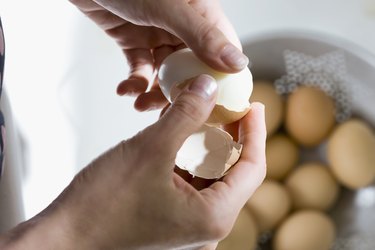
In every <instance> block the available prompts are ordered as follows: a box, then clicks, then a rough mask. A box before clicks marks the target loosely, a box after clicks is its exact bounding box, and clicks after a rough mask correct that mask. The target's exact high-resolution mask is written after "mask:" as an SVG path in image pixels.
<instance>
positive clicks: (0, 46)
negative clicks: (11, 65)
mask: <svg viewBox="0 0 375 250" xmlns="http://www.w3.org/2000/svg"><path fill="white" fill-rule="evenodd" d="M4 59H5V41H4V34H3V26H2V24H1V17H0V97H1V90H2V86H3V76H4ZM4 139H5V124H4V116H3V113H2V112H1V110H0V177H1V174H2V172H3V165H4V164H3V163H4Z"/></svg>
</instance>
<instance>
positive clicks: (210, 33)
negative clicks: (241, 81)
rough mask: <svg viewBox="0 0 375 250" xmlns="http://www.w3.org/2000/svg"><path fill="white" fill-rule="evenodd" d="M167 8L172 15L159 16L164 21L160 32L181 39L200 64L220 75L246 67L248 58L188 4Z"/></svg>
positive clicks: (164, 12)
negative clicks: (219, 72) (162, 30)
mask: <svg viewBox="0 0 375 250" xmlns="http://www.w3.org/2000/svg"><path fill="white" fill-rule="evenodd" d="M171 6H173V10H172V11H170V10H168V11H167V12H166V11H163V13H160V14H159V15H166V17H165V18H164V20H167V21H165V22H164V23H162V26H163V28H165V29H166V30H168V31H169V32H171V33H173V34H175V35H176V36H177V37H179V38H181V40H183V41H184V42H185V43H186V44H187V46H188V47H190V48H191V49H192V50H193V51H194V53H195V54H196V55H197V56H198V57H199V58H200V59H201V60H202V61H204V62H205V63H207V64H208V65H210V66H211V67H213V68H214V69H216V70H218V71H223V72H237V71H239V70H241V69H243V68H245V67H246V66H247V64H248V62H249V61H248V58H247V57H246V56H245V55H244V54H243V53H242V52H241V50H240V49H238V48H237V47H236V46H234V45H233V44H232V43H231V42H230V41H229V40H228V39H227V38H226V37H225V35H224V34H223V33H222V31H220V30H219V29H218V28H217V27H216V25H215V24H213V23H210V22H209V21H207V20H206V19H205V18H204V17H203V16H202V15H201V14H199V13H198V12H197V11H195V10H194V9H193V8H192V7H191V6H190V5H189V3H187V2H184V3H183V4H179V5H175V4H171ZM168 20H169V21H168ZM170 20H173V22H170ZM186 24H189V25H186Z"/></svg>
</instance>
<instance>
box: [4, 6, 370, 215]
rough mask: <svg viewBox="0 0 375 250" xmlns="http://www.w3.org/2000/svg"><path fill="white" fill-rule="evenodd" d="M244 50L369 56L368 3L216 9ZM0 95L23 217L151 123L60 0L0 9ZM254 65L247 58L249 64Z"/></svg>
mask: <svg viewBox="0 0 375 250" xmlns="http://www.w3.org/2000/svg"><path fill="white" fill-rule="evenodd" d="M221 2H222V5H223V7H224V10H225V12H226V13H227V15H228V17H229V19H230V20H231V21H232V23H233V25H234V27H235V29H236V30H237V32H238V35H239V37H240V39H241V40H242V41H246V39H248V38H249V37H251V36H253V35H256V34H258V33H260V32H264V31H272V30H283V29H290V28H298V29H305V30H313V31H322V32H326V33H329V34H332V35H336V36H339V37H342V38H344V39H346V40H348V41H351V42H353V43H355V44H357V45H359V46H361V47H363V48H365V49H367V51H369V53H373V54H375V32H374V31H375V0H346V1H342V0H315V1H311V0H263V1H257V0H222V1H221ZM0 15H1V17H2V22H3V28H4V32H5V39H6V65H5V82H4V86H5V90H6V92H7V94H8V96H9V102H10V106H11V108H12V112H13V116H14V120H15V124H16V126H17V127H18V130H19V133H20V135H21V142H22V143H21V146H22V150H23V152H24V153H23V161H22V162H23V164H22V171H21V176H20V178H21V182H22V190H21V191H22V192H21V193H22V199H23V202H24V216H25V218H26V219H27V218H30V217H31V216H33V215H35V214H36V213H38V212H39V211H40V210H42V209H43V208H45V207H46V206H47V205H48V204H49V203H50V202H51V201H52V200H53V199H54V198H55V197H56V196H57V195H58V194H59V193H60V192H61V191H62V190H63V188H64V187H65V186H66V185H67V184H68V183H69V182H70V180H71V179H72V177H73V176H74V174H75V173H77V171H79V170H80V169H81V168H82V167H84V166H85V165H86V164H87V163H89V162H90V161H91V160H92V159H93V158H95V157H96V156H97V155H99V154H100V153H102V152H103V151H105V150H106V149H108V148H109V147H111V146H113V145H115V144H116V143H118V142H119V141H121V140H123V139H126V138H129V137H131V136H132V135H134V134H135V133H137V132H138V131H139V130H141V129H143V128H144V127H145V126H147V125H149V124H151V123H153V122H154V121H155V120H156V119H157V117H158V112H156V111H155V112H148V113H139V112H137V111H135V110H134V109H133V99H132V98H129V97H119V96H117V95H116V92H115V90H116V86H117V84H118V82H120V81H121V80H123V79H124V78H125V77H126V76H127V72H128V66H127V64H126V61H125V59H124V57H123V55H122V54H121V51H120V49H119V48H118V47H117V45H116V44H115V42H114V41H112V40H111V39H110V38H108V37H107V36H106V35H105V34H104V32H102V31H101V30H100V29H99V28H98V27H97V26H96V25H95V24H93V23H92V22H91V21H90V20H88V19H87V18H86V17H85V16H84V15H83V14H82V13H80V12H79V11H78V10H77V9H76V8H75V7H74V6H73V5H72V4H70V2H69V1H67V0H62V1H49V0H36V1H26V0H18V1H17V0H1V3H0ZM250 60H251V58H250Z"/></svg>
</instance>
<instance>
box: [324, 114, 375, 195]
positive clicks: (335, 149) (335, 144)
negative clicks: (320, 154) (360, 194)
mask: <svg viewBox="0 0 375 250" xmlns="http://www.w3.org/2000/svg"><path fill="white" fill-rule="evenodd" d="M327 158H328V162H329V163H330V167H331V169H332V172H333V174H334V176H335V177H336V178H337V180H338V181H339V182H340V183H341V184H342V185H344V186H345V187H347V188H350V189H358V188H362V187H365V186H367V185H369V184H371V183H372V182H373V181H375V134H374V132H373V131H372V129H371V128H370V127H369V126H368V125H367V124H366V123H365V122H364V121H362V120H359V119H352V120H349V121H347V122H345V123H343V124H341V125H339V126H338V127H337V128H336V129H335V130H334V132H333V133H332V135H331V137H330V138H329V140H328V151H327Z"/></svg>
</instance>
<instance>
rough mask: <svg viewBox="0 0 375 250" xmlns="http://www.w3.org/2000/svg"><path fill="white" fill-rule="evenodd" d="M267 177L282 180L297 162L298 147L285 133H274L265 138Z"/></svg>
mask: <svg viewBox="0 0 375 250" xmlns="http://www.w3.org/2000/svg"><path fill="white" fill-rule="evenodd" d="M266 158H267V178H270V179H273V180H282V179H284V177H285V176H286V175H287V174H288V173H289V172H290V171H291V170H292V168H293V167H295V165H296V164H297V163H298V160H299V148H298V146H297V145H296V144H295V143H294V142H293V141H292V140H291V139H290V138H289V137H287V136H286V135H284V134H281V133H279V134H275V135H273V136H272V137H270V138H269V139H268V140H267V144H266Z"/></svg>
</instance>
